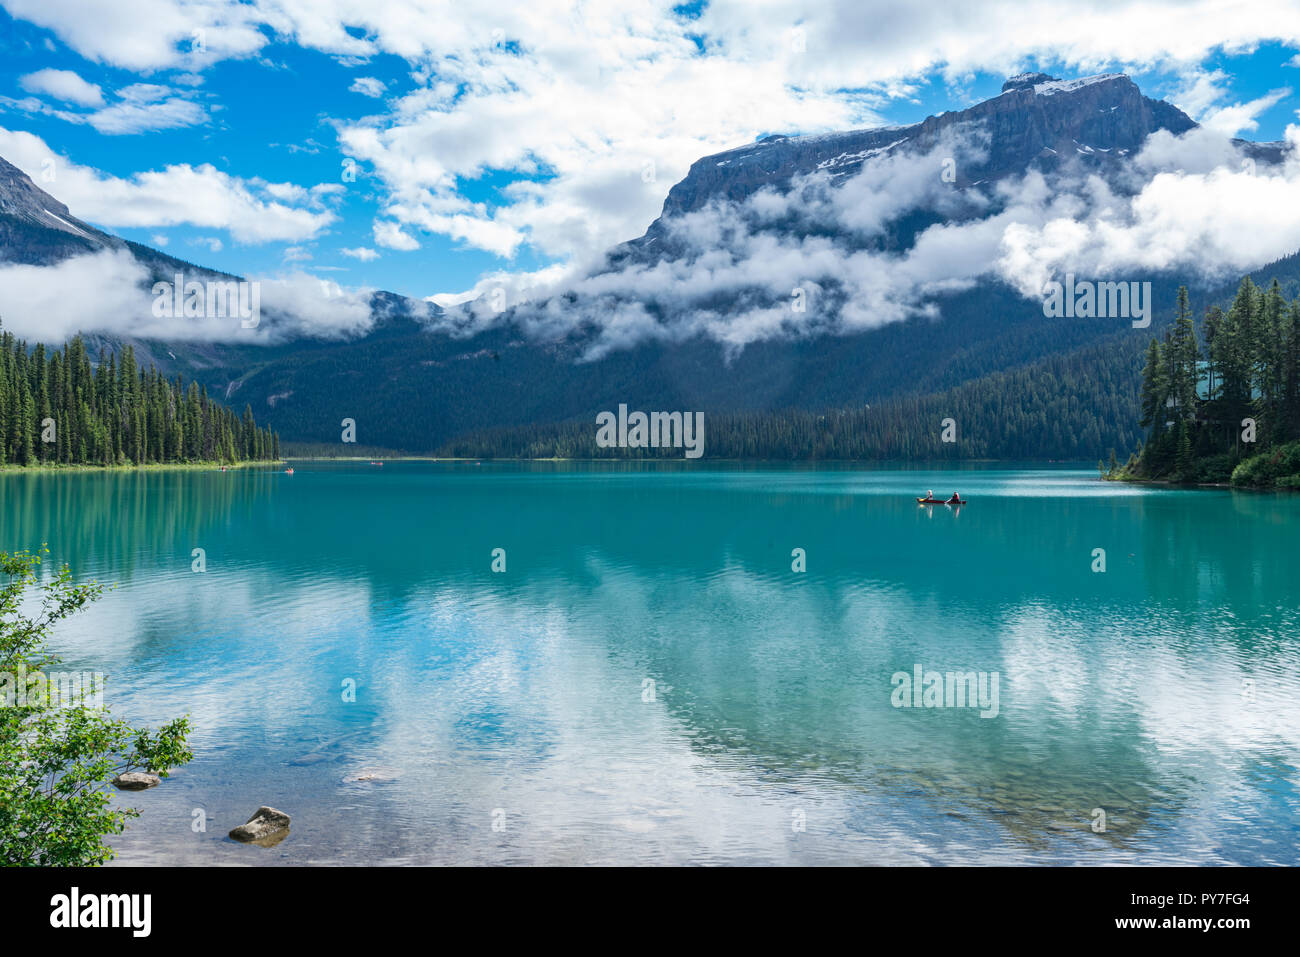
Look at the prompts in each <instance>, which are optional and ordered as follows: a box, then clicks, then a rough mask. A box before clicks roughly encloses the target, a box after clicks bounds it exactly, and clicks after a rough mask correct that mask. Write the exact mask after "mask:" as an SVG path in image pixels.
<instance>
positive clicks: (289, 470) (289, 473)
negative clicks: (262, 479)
mask: <svg viewBox="0 0 1300 957" xmlns="http://www.w3.org/2000/svg"><path fill="white" fill-rule="evenodd" d="M284 474H285V475H292V474H293V469H292V468H287V469H285V470H284Z"/></svg>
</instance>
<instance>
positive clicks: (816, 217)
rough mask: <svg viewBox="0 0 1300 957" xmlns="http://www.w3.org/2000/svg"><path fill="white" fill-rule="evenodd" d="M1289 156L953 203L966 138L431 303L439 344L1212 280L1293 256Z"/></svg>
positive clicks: (740, 338)
mask: <svg viewBox="0 0 1300 957" xmlns="http://www.w3.org/2000/svg"><path fill="white" fill-rule="evenodd" d="M1297 144H1300V127H1294V126H1293V127H1290V128H1289V129H1288V131H1287V144H1286V145H1287V149H1286V151H1285V154H1284V160H1283V162H1282V163H1280V164H1276V165H1266V164H1257V163H1256V162H1255V161H1254V160H1252V159H1250V158H1248V156H1247V155H1246V153H1245V152H1244V151H1243V149H1242V148H1241V147H1240V146H1239V145H1237V144H1234V143H1233V142H1232V141H1231V140H1230V139H1229V138H1228V137H1226V136H1223V135H1222V134H1218V133H1215V132H1213V131H1210V130H1206V129H1196V130H1193V131H1191V132H1188V133H1186V134H1184V135H1182V136H1174V135H1172V134H1169V133H1165V132H1161V133H1158V134H1156V135H1153V136H1151V137H1150V138H1149V139H1148V141H1147V143H1146V144H1145V145H1144V148H1143V150H1142V152H1141V153H1140V154H1139V155H1138V156H1136V157H1134V158H1133V159H1132V160H1131V161H1130V162H1129V163H1128V164H1127V165H1126V166H1124V167H1123V168H1120V169H1119V170H1118V172H1117V174H1114V175H1111V176H1110V177H1109V181H1108V180H1107V179H1103V177H1102V176H1101V175H1099V174H1098V173H1097V172H1096V171H1095V170H1089V169H1088V168H1087V167H1084V166H1082V165H1081V164H1080V165H1071V166H1067V167H1065V168H1064V169H1063V170H1061V171H1059V172H1055V173H1052V174H1051V175H1044V174H1043V173H1041V172H1037V171H1031V172H1029V173H1027V174H1025V175H1023V176H1020V177H1014V178H1009V179H1005V180H1002V181H1000V182H998V183H996V184H992V185H990V184H980V185H976V186H971V187H967V188H962V189H959V188H957V187H956V186H955V185H954V184H953V183H952V182H951V181H950V179H951V178H950V177H949V178H945V177H944V175H943V170H944V168H945V163H946V162H947V163H949V164H950V163H951V162H952V158H953V157H955V158H956V162H957V163H961V162H964V161H966V162H969V161H970V160H971V159H972V158H976V159H978V158H979V156H980V151H981V149H982V139H981V137H980V135H979V131H978V130H977V129H974V128H971V129H966V130H964V131H959V132H958V133H956V134H954V135H953V136H952V137H951V138H949V139H947V140H943V141H940V142H939V143H937V144H936V145H935V146H934V147H933V148H932V149H930V150H927V151H925V152H920V153H918V152H905V150H906V147H904V148H903V150H900V151H895V152H894V153H893V154H890V155H886V156H881V157H877V158H873V159H871V160H868V161H867V162H866V163H865V165H864V166H863V167H862V169H861V171H860V172H858V173H856V174H855V175H853V176H851V177H848V178H844V179H838V180H837V179H835V178H834V177H832V175H831V174H830V173H828V172H825V171H819V172H817V173H814V174H811V175H808V176H805V177H802V178H801V179H798V180H796V181H795V182H794V183H793V184H792V185H791V188H790V189H789V190H787V191H777V190H774V189H765V190H762V191H760V192H759V193H757V194H755V195H753V196H751V197H749V198H748V199H746V200H745V201H743V202H740V203H721V204H718V203H715V204H713V205H711V206H709V207H707V208H705V209H702V210H699V211H696V212H692V213H690V214H687V215H684V216H680V217H676V218H671V219H668V220H666V221H665V222H664V223H663V225H664V232H663V234H662V236H661V237H660V238H659V240H658V243H659V246H660V247H661V248H663V249H665V250H668V251H669V255H667V256H665V257H664V258H660V259H656V260H652V261H647V260H646V259H645V258H644V257H642V258H636V257H633V258H631V259H630V260H628V261H625V263H624V264H623V265H620V266H618V267H616V268H609V267H608V265H606V264H605V263H603V262H602V263H600V264H588V265H586V266H585V267H579V268H575V269H572V270H567V271H564V270H556V269H551V270H547V271H544V272H542V273H531V274H505V273H502V274H498V275H494V276H489V277H486V278H485V279H484V280H482V281H481V282H480V283H478V284H477V285H476V286H475V288H474V289H473V290H470V291H469V292H467V293H465V294H462V295H460V296H445V297H435V301H437V302H439V303H440V304H441V305H444V306H446V307H447V313H446V315H445V316H444V318H443V319H442V320H441V321H442V322H443V323H444V327H445V328H447V329H450V330H453V331H456V332H459V333H470V332H474V331H478V330H480V329H483V328H487V327H490V326H492V325H495V324H498V323H502V322H510V323H514V324H516V325H518V326H519V327H520V328H522V329H523V330H524V331H525V332H526V333H529V334H531V335H533V336H536V337H543V338H548V339H553V338H558V337H563V336H579V337H581V340H582V342H583V344H584V345H583V349H584V351H583V356H584V358H586V359H596V358H599V357H601V356H603V355H605V354H607V353H608V352H610V351H611V350H615V349H621V348H627V347H630V346H634V345H637V344H639V343H642V342H646V341H664V342H674V341H682V340H685V339H688V338H692V337H695V336H698V335H705V336H708V337H710V338H712V339H714V340H716V341H717V342H718V343H720V344H721V345H722V346H724V347H725V348H727V349H729V350H733V351H734V350H737V349H741V348H743V347H745V346H746V345H748V344H751V343H754V342H760V341H764V340H771V339H780V338H792V337H805V336H814V335H822V334H842V333H848V332H853V331H859V330H863V329H869V328H872V327H876V326H880V325H884V324H886V323H891V322H898V321H901V320H904V319H907V318H909V317H911V316H916V315H932V314H934V312H935V311H936V309H937V301H938V298H939V297H940V296H941V295H943V294H949V293H953V292H960V291H962V290H965V289H969V288H971V287H972V286H973V285H975V284H976V283H978V282H981V281H987V280H997V281H1001V282H1005V283H1007V284H1009V285H1010V286H1011V287H1013V288H1014V289H1016V290H1017V291H1018V292H1019V293H1020V294H1021V295H1023V296H1025V297H1027V298H1030V299H1039V298H1040V297H1041V296H1042V294H1043V290H1044V287H1045V285H1046V284H1047V283H1048V282H1049V281H1052V280H1060V279H1061V278H1062V277H1063V276H1064V275H1065V274H1066V273H1073V274H1075V275H1077V276H1086V277H1091V278H1096V279H1102V278H1114V279H1123V280H1129V281H1138V280H1149V279H1152V278H1153V277H1154V276H1155V275H1156V274H1159V273H1164V272H1170V271H1179V272H1182V273H1184V274H1187V275H1192V276H1198V277H1202V278H1204V279H1225V278H1230V277H1232V276H1233V275H1236V274H1239V273H1242V272H1244V271H1247V270H1249V269H1252V268H1255V267H1257V266H1260V265H1263V264H1265V263H1268V262H1270V261H1272V260H1275V259H1278V258H1281V257H1282V256H1285V255H1288V254H1290V253H1293V252H1295V251H1296V250H1297V249H1300V220H1296V219H1295V217H1294V216H1293V215H1291V211H1292V210H1294V209H1295V208H1297V203H1298V202H1300V154H1298V152H1297V150H1296V146H1297ZM918 213H920V214H927V213H932V214H933V215H934V216H935V217H937V218H938V221H937V222H933V223H932V224H931V225H928V226H927V227H926V228H923V229H921V231H920V232H919V233H917V235H916V236H915V239H914V241H913V242H911V244H910V245H909V246H907V247H906V248H903V249H894V248H891V243H890V237H891V236H892V235H894V233H892V232H891V229H893V228H894V227H896V225H897V224H898V223H899V222H900V221H901V220H903V219H904V218H905V217H909V216H914V215H916V214H918Z"/></svg>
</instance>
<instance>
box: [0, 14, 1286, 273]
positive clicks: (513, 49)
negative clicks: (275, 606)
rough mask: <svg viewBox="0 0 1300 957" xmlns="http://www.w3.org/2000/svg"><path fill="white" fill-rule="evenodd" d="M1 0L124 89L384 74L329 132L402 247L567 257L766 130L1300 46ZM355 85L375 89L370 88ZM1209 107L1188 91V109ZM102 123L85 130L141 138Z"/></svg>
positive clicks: (1059, 21) (922, 17) (918, 17)
mask: <svg viewBox="0 0 1300 957" xmlns="http://www.w3.org/2000/svg"><path fill="white" fill-rule="evenodd" d="M0 2H3V4H4V6H5V7H6V9H8V10H9V12H10V13H11V14H12V15H13V16H15V17H20V18H23V19H27V20H30V21H31V22H33V23H36V24H39V25H41V26H43V27H46V28H48V29H50V30H52V31H53V32H54V33H55V34H56V35H57V36H58V37H59V38H60V39H61V40H63V42H64V43H66V44H68V45H69V46H71V47H72V48H73V49H75V50H77V51H78V52H80V53H81V54H82V55H83V56H86V57H87V58H89V59H91V60H93V61H95V62H103V63H111V64H114V65H116V66H122V67H125V68H128V69H135V70H140V71H149V70H165V69H178V70H187V71H200V70H203V69H205V68H207V67H209V66H211V65H212V64H214V63H217V62H219V61H221V60H222V59H227V58H239V57H252V56H259V55H263V54H264V53H265V50H266V49H267V48H268V47H269V46H270V45H272V44H276V43H294V44H297V45H298V46H299V47H302V48H306V49H311V50H316V51H320V52H322V53H324V54H327V55H329V56H331V57H333V58H335V60H337V61H338V62H340V63H343V64H346V65H348V66H360V65H361V64H363V63H366V62H368V61H369V60H371V59H372V58H376V57H380V56H383V55H389V56H396V57H400V58H402V59H404V60H405V61H406V62H407V64H408V65H409V67H410V74H411V76H412V78H413V80H414V81H415V82H416V84H417V88H416V89H415V90H413V91H411V92H409V93H407V94H405V95H403V96H398V97H394V98H392V99H391V100H390V101H388V102H387V103H386V104H385V107H386V111H385V112H383V113H381V114H379V115H376V116H370V117H366V118H365V119H362V120H341V121H335V122H336V125H337V131H338V137H339V142H340V144H341V145H342V147H343V149H344V150H345V152H346V153H347V155H349V156H350V157H352V158H354V159H356V160H358V161H359V162H362V163H365V164H368V165H369V167H370V168H371V169H372V170H373V172H374V175H375V176H376V178H377V181H378V182H379V184H380V185H381V189H382V194H381V203H382V209H381V216H382V217H383V218H384V219H386V220H390V221H392V222H393V223H395V224H396V225H397V227H400V228H401V229H402V234H401V235H403V236H405V237H406V238H405V239H399V240H398V242H400V243H401V244H402V245H401V246H400V247H398V248H408V249H409V248H416V247H417V246H418V244H419V238H418V237H419V233H420V232H427V233H434V234H439V235H444V236H448V237H450V238H452V239H455V240H457V241H459V242H462V243H464V244H466V245H468V246H471V247H474V248H480V249H484V250H487V251H490V252H492V253H494V254H496V255H498V256H502V257H510V256H513V255H515V254H516V253H517V252H518V250H519V249H520V248H521V247H524V246H528V247H531V248H532V249H533V250H534V251H535V252H536V253H537V254H539V255H540V256H541V257H542V258H550V259H559V260H570V259H575V258H581V257H583V256H586V255H589V254H590V253H591V252H592V251H593V250H597V249H602V248H605V247H608V246H610V245H612V244H614V243H617V242H620V241H623V240H626V239H628V238H629V237H631V236H635V235H637V234H639V233H640V232H641V231H642V230H643V229H644V228H645V227H646V225H647V224H649V223H650V222H651V221H652V220H653V219H654V217H655V215H656V214H657V213H658V211H659V208H660V205H661V204H662V202H663V199H664V195H665V194H666V192H667V189H668V187H669V185H670V184H671V183H673V182H675V181H676V180H678V179H680V178H681V176H682V175H683V174H684V173H685V171H686V169H687V168H688V166H689V164H690V163H691V162H692V161H694V160H695V159H697V158H698V157H700V156H702V155H707V154H709V153H712V152H716V151H718V150H720V149H724V148H728V147H732V146H736V145H740V144H744V143H746V142H751V141H752V140H753V139H754V138H755V137H756V136H758V135H761V134H763V133H767V132H771V131H774V130H777V131H782V132H816V131H821V130H828V129H843V128H848V127H852V126H863V125H870V124H872V123H874V122H876V114H877V111H878V109H879V108H880V107H881V105H882V104H885V103H887V102H888V101H889V100H891V99H893V98H896V97H899V96H908V95H911V93H912V92H913V91H914V88H915V85H916V83H915V81H916V80H917V79H918V78H921V77H928V76H930V75H932V74H934V73H939V74H940V75H942V76H943V77H944V78H945V79H946V80H947V81H948V82H949V83H950V84H954V85H960V84H961V83H963V82H965V80H966V78H967V77H969V76H971V75H973V74H974V73H976V72H978V71H990V72H1015V71H1016V70H1018V69H1020V68H1022V67H1024V66H1025V65H1027V64H1028V63H1030V62H1032V61H1035V60H1042V61H1057V62H1061V63H1062V64H1064V65H1065V66H1066V67H1068V68H1071V69H1077V70H1079V71H1080V72H1088V71H1091V70H1092V69H1093V68H1094V67H1097V68H1100V67H1101V66H1103V65H1109V64H1116V63H1119V64H1127V65H1128V66H1130V67H1132V68H1147V67H1155V66H1161V67H1166V68H1167V67H1171V66H1173V67H1179V66H1181V67H1183V68H1185V69H1190V68H1191V66H1192V65H1194V64H1197V63H1199V62H1202V61H1203V60H1204V59H1205V58H1206V56H1207V55H1208V54H1209V53H1210V52H1211V51H1230V52H1231V51H1242V50H1247V49H1251V48H1254V47H1255V46H1257V45H1258V44H1259V43H1260V42H1262V41H1265V40H1270V41H1276V42H1280V43H1282V44H1292V45H1300V8H1298V7H1297V6H1296V5H1295V4H1294V3H1293V2H1291V0H1255V2H1250V3H1247V2H1245V0H1236V2H1234V0H1228V2H1226V3H1225V2H1224V0H1149V2H1145V3H1141V4H1117V3H1115V2H1113V0H1077V2H1074V3H1071V4H1069V5H1068V21H1063V15H1062V14H1063V9H1066V8H1064V7H1063V5H1062V4H1061V3H1060V2H1056V0H988V2H984V3H980V4H956V5H954V4H929V5H921V6H919V7H909V8H907V9H903V8H902V7H900V6H899V5H898V4H897V3H895V2H893V0H865V2H864V0H763V2H759V3H755V2H753V0H712V2H710V3H707V4H703V5H701V6H700V9H699V10H698V12H685V11H686V8H684V7H682V6H680V5H679V4H677V3H676V2H675V0H626V2H624V3H620V4H584V5H579V4H577V3H576V2H574V0H527V2H525V0H517V2H510V0H502V2H501V3H498V4H495V5H494V7H493V13H492V16H491V17H484V16H482V14H481V13H480V12H478V11H476V10H473V9H471V8H469V7H466V6H465V5H463V4H459V5H458V4H454V3H450V2H448V0H371V2H366V3H358V2H357V0H316V2H313V3H310V4H306V3H290V2H286V0H248V2H236V0H122V2H121V3H120V4H118V5H115V6H114V7H113V8H112V11H111V12H110V11H109V9H108V8H103V9H100V8H99V7H98V6H96V5H90V6H89V7H87V6H86V5H83V4H75V5H68V4H58V3H48V2H46V0H0ZM140 23H147V24H149V29H148V30H140V29H138V24H140ZM1063 23H1068V29H1064V28H1063ZM191 75H192V74H191ZM1211 77H1212V75H1211ZM1206 82H1207V83H1209V84H1210V86H1211V87H1212V86H1213V83H1214V81H1213V79H1210V80H1207V81H1206ZM350 88H351V89H354V90H357V91H358V92H361V93H364V94H366V95H371V96H380V95H382V93H383V90H382V88H381V85H380V81H378V80H377V79H376V78H374V77H362V78H359V79H356V80H355V81H353V82H352V84H351V87H350ZM702 90H707V91H708V95H707V96H702V95H700V91H702ZM1211 93H1212V90H1211V89H1210V88H1208V87H1205V85H1204V84H1202V88H1200V89H1196V88H1192V89H1189V91H1188V95H1189V97H1192V98H1194V99H1189V101H1188V102H1193V103H1194V105H1196V102H1195V98H1199V99H1200V100H1204V98H1205V97H1206V96H1209V95H1210V94H1211ZM182 102H183V101H182ZM1207 105H1208V104H1207ZM1267 105H1268V104H1267V103H1266V102H1265V101H1255V102H1253V103H1249V104H1236V105H1228V106H1224V105H1222V104H1218V105H1217V112H1215V113H1214V115H1213V116H1212V117H1210V118H1209V119H1210V121H1211V122H1212V123H1213V125H1214V127H1215V128H1216V129H1219V130H1221V131H1227V130H1229V128H1230V127H1234V126H1235V128H1236V129H1237V130H1242V129H1251V128H1253V127H1252V124H1253V122H1254V117H1255V116H1256V115H1257V114H1258V113H1259V112H1260V111H1262V110H1263V109H1266V108H1267ZM171 110H172V113H171V115H170V116H169V117H168V119H167V122H169V123H182V122H187V121H197V119H196V117H195V115H194V114H193V107H190V108H186V107H183V106H182V105H181V104H180V103H174V104H172V106H171ZM118 113H120V114H122V115H121V116H115V117H111V118H105V119H103V120H101V123H102V124H105V125H106V127H107V124H109V123H111V122H116V123H119V124H120V125H121V126H122V127H123V128H125V129H129V128H131V125H132V122H133V121H135V122H139V119H138V116H137V113H138V111H132V110H130V109H128V108H122V109H120V110H119V111H118ZM501 173H506V174H508V177H510V178H513V179H514V180H516V181H515V182H514V183H513V184H512V185H511V186H510V187H508V188H507V189H504V190H499V191H495V190H494V192H495V193H496V194H497V195H494V196H493V199H492V201H491V202H482V201H476V200H475V199H471V198H470V197H471V196H475V197H477V195H478V193H477V192H476V191H475V189H474V188H473V187H474V186H475V185H476V184H478V183H479V182H480V181H482V180H484V179H485V178H486V177H489V176H491V177H494V178H495V177H497V176H498V175H499V174H501ZM386 228H387V227H386Z"/></svg>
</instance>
